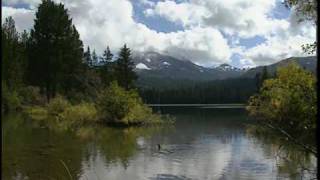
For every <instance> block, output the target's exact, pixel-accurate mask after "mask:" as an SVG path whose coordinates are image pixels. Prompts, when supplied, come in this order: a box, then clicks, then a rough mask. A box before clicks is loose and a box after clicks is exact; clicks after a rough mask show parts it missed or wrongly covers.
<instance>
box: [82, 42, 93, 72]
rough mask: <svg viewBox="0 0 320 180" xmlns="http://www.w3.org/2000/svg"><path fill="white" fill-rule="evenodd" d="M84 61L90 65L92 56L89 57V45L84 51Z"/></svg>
mask: <svg viewBox="0 0 320 180" xmlns="http://www.w3.org/2000/svg"><path fill="white" fill-rule="evenodd" d="M84 62H85V63H86V64H87V65H88V66H89V67H91V66H92V64H93V63H92V58H91V52H90V47H89V46H88V47H87V51H86V52H85V53H84Z"/></svg>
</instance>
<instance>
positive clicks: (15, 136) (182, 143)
mask: <svg viewBox="0 0 320 180" xmlns="http://www.w3.org/2000/svg"><path fill="white" fill-rule="evenodd" d="M220 107H224V106H220ZM153 108H154V110H155V111H159V112H161V113H163V114H169V115H171V116H172V117H174V118H175V120H176V123H175V124H174V125H166V126H161V127H132V128H125V129H123V128H122V129H121V128H120V129H119V128H110V127H88V128H80V129H79V130H78V131H76V132H71V131H67V130H63V129H61V128H57V127H47V126H45V125H44V124H43V123H41V122H37V121H35V120H30V119H27V118H25V117H23V115H21V114H9V115H5V116H3V117H2V119H3V120H2V131H3V132H2V133H3V134H2V136H3V139H2V141H3V142H2V143H3V144H2V147H3V149H2V153H3V154H2V179H19V180H20V179H32V180H37V179H47V180H50V179H81V180H87V179H88V180H102V179H108V180H118V179H119V180H135V179H137V180H140V179H141V180H191V179H197V180H206V179H210V180H211V179H213V180H215V179H217V180H223V179H243V180H249V179H259V180H261V179H268V180H269V179H301V177H302V178H304V179H310V177H309V176H311V175H312V173H311V172H309V171H306V170H304V171H303V170H301V166H303V167H308V168H309V169H310V168H311V169H315V168H316V159H315V158H314V157H313V156H311V155H306V154H305V153H304V152H302V151H300V150H299V149H298V148H295V147H291V146H290V147H289V148H282V146H280V145H279V141H277V140H276V139H272V138H261V137H260V136H256V135H255V134H254V133H250V131H249V129H248V128H249V126H248V125H250V124H252V123H253V122H252V121H251V120H249V119H248V116H247V114H246V112H245V110H244V109H243V108H239V107H238V106H237V107H235V108H219V106H208V107H186V106H183V107H173V106H172V107H165V106H163V107H156V106H155V107H153ZM281 149H285V150H283V151H281ZM286 153H288V154H286ZM280 154H281V155H282V156H284V157H286V158H287V159H284V158H283V157H282V156H280ZM288 158H289V159H290V160H292V161H289V160H288ZM301 159H302V160H301Z"/></svg>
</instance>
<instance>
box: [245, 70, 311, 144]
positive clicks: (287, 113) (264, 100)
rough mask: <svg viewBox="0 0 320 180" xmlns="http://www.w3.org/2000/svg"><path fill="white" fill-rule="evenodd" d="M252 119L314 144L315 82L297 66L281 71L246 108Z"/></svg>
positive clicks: (266, 82) (265, 84)
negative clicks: (259, 119)
mask: <svg viewBox="0 0 320 180" xmlns="http://www.w3.org/2000/svg"><path fill="white" fill-rule="evenodd" d="M247 110H248V111H249V113H250V115H252V116H254V117H257V118H262V119H263V120H265V121H267V122H269V123H271V124H273V125H276V126H277V127H280V128H281V129H283V130H285V131H287V132H289V133H290V134H291V135H293V136H294V137H299V138H302V139H304V140H307V141H311V142H312V141H314V138H315V128H316V113H317V95H316V78H315V76H314V75H313V74H311V73H310V72H307V71H305V70H303V69H302V68H300V67H299V66H298V65H296V64H290V65H288V66H287V67H282V68H279V69H278V72H277V77H276V78H275V79H268V80H266V81H265V82H264V83H263V86H262V88H261V89H260V93H259V94H258V95H255V96H252V97H251V98H250V100H249V106H248V107H247Z"/></svg>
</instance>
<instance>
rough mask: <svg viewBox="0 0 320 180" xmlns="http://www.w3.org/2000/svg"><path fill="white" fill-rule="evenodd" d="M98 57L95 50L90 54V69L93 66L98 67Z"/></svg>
mask: <svg viewBox="0 0 320 180" xmlns="http://www.w3.org/2000/svg"><path fill="white" fill-rule="evenodd" d="M98 62H99V61H98V55H97V53H96V51H95V50H93V52H92V64H91V67H94V66H97V65H98Z"/></svg>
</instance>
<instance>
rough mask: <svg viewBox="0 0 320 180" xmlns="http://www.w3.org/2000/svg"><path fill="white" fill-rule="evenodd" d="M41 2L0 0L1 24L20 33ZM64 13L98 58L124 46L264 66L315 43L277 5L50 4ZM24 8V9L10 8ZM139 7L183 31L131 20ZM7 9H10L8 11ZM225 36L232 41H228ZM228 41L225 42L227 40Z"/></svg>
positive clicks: (67, 0) (243, 1) (212, 0)
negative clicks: (277, 12) (278, 15)
mask: <svg viewBox="0 0 320 180" xmlns="http://www.w3.org/2000/svg"><path fill="white" fill-rule="evenodd" d="M39 1H40V0H31V1H27V0H10V1H4V2H3V5H5V6H3V7H2V10H3V14H2V19H4V18H5V17H7V16H13V17H14V19H15V21H16V25H17V28H18V30H19V31H22V30H23V29H29V28H30V27H32V25H33V18H34V12H35V8H32V7H36V6H37V5H38V3H39ZM55 1H56V2H62V3H63V4H65V7H66V8H68V10H69V13H70V15H71V17H72V19H73V23H74V24H75V25H76V27H77V29H78V31H79V33H80V37H81V39H82V40H83V42H84V44H85V45H90V47H91V48H95V49H96V51H97V52H98V53H101V52H102V51H103V49H104V48H105V47H106V46H107V45H109V46H110V47H111V50H113V51H117V50H118V49H119V48H120V47H121V46H123V44H124V43H127V44H128V46H129V47H131V48H132V49H133V50H134V51H138V52H139V51H141V52H143V51H150V50H153V51H157V52H161V53H165V54H168V55H171V56H174V57H177V58H181V59H188V60H191V61H193V62H195V63H197V64H201V65H205V66H210V65H212V64H217V63H230V62H231V57H232V55H233V54H235V53H237V54H239V55H240V56H242V58H240V64H242V65H243V66H254V65H264V64H269V63H272V62H275V61H277V60H280V59H281V58H284V57H289V56H301V55H302V52H301V47H300V46H301V44H303V43H306V42H312V41H314V40H315V34H316V33H315V28H314V27H312V25H306V24H299V23H297V22H296V19H297V17H295V15H294V14H295V13H292V14H291V15H290V16H289V18H288V19H275V18H273V17H272V16H270V13H271V11H272V9H273V8H274V7H275V5H276V3H275V2H276V0H256V1H251V0H228V1H220V0H189V1H181V2H178V1H172V0H165V1H159V2H157V3H156V2H154V1H150V0H139V1H129V0H108V1H106V0H81V1H79V0H55ZM19 3H27V4H28V3H29V9H24V8H13V7H16V5H17V4H19ZM132 3H141V4H142V5H143V7H144V8H145V11H144V14H145V15H146V18H148V17H150V16H160V17H163V18H165V19H167V20H168V21H170V22H173V23H177V24H180V25H182V26H183V27H184V29H183V30H179V31H176V32H169V33H164V32H157V31H156V30H154V29H150V28H149V27H148V26H146V25H145V24H143V23H141V22H137V21H135V19H134V18H133V16H134V14H133V13H134V11H133V4H132ZM9 6H12V7H9ZM257 35H259V36H261V37H263V38H265V39H266V41H265V42H263V43H261V44H259V45H257V46H255V47H252V48H249V49H247V48H245V47H244V46H243V45H241V44H240V43H239V38H242V39H243V38H251V37H254V36H257ZM230 37H232V38H231V39H230ZM228 38H229V39H228Z"/></svg>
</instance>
